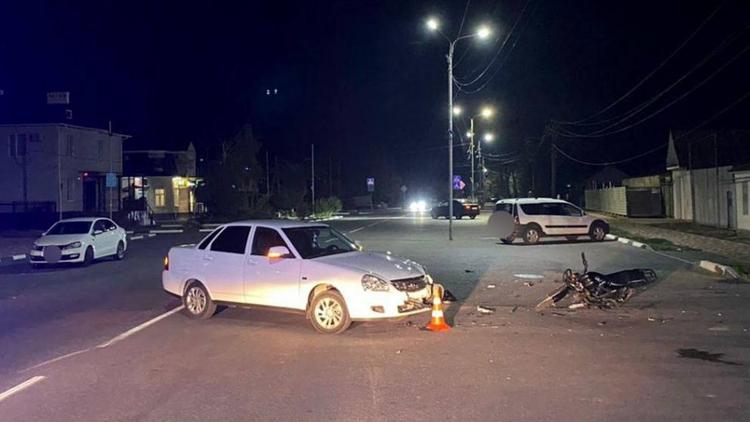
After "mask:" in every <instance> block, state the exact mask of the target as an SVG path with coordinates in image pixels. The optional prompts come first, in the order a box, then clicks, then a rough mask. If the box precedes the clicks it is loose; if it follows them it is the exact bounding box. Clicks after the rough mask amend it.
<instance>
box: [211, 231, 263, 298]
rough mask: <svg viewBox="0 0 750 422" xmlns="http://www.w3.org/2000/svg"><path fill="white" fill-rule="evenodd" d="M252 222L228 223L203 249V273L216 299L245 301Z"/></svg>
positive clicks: (212, 295)
mask: <svg viewBox="0 0 750 422" xmlns="http://www.w3.org/2000/svg"><path fill="white" fill-rule="evenodd" d="M250 229H251V227H250V226H241V225H238V226H227V227H225V228H224V230H222V231H221V233H219V234H218V235H217V236H216V237H215V238H214V240H213V242H211V246H209V247H208V248H207V249H205V250H204V251H203V254H202V255H203V256H202V257H201V260H202V261H203V262H202V268H201V271H200V273H201V276H202V277H203V280H202V281H203V282H204V283H205V285H206V287H207V288H208V290H209V292H210V294H211V298H212V299H213V300H218V301H224V302H236V303H244V276H245V255H246V251H247V244H248V237H249V235H250Z"/></svg>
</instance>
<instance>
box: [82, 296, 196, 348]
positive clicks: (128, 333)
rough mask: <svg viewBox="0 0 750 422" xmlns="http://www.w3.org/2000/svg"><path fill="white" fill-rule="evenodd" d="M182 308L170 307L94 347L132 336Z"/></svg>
mask: <svg viewBox="0 0 750 422" xmlns="http://www.w3.org/2000/svg"><path fill="white" fill-rule="evenodd" d="M183 309H185V305H180V306H178V307H176V308H174V309H172V310H171V311H168V312H165V313H163V314H161V315H159V316H157V317H155V318H153V319H150V320H148V321H146V322H144V323H143V324H141V325H138V326H136V327H133V328H131V329H129V330H128V331H125V332H124V333H122V334H120V335H118V336H116V337H114V338H112V339H111V340H109V341H106V342H104V343H102V344H100V345H98V346H96V347H97V348H98V349H102V348H104V347H109V346H111V345H113V344H115V343H117V342H119V341H121V340H124V339H126V338H128V337H130V336H132V335H133V334H135V333H137V332H139V331H141V330H143V329H144V328H148V327H150V326H152V325H154V324H156V323H157V322H159V321H161V320H163V319H164V318H167V317H169V316H171V315H174V314H176V313H177V312H180V311H181V310H183Z"/></svg>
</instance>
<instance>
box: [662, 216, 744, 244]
mask: <svg viewBox="0 0 750 422" xmlns="http://www.w3.org/2000/svg"><path fill="white" fill-rule="evenodd" d="M650 226H653V227H657V228H660V229H668V230H676V231H681V232H685V233H690V234H696V235H700V236H708V237H713V238H716V239H722V240H729V241H732V242H742V243H747V244H750V233H748V232H747V231H742V230H733V229H727V228H719V227H712V226H704V225H702V224H697V223H692V222H688V221H670V222H667V223H655V224H650Z"/></svg>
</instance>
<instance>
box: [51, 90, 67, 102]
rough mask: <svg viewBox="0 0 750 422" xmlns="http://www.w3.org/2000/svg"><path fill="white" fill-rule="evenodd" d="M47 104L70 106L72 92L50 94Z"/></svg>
mask: <svg viewBox="0 0 750 422" xmlns="http://www.w3.org/2000/svg"><path fill="white" fill-rule="evenodd" d="M47 104H70V92H69V91H64V92H63V91H58V92H48V93H47Z"/></svg>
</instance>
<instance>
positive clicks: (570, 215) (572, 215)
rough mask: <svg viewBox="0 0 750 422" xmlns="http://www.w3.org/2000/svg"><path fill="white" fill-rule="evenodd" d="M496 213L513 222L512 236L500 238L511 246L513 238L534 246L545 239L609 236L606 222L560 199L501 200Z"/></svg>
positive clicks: (594, 238)
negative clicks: (508, 216)
mask: <svg viewBox="0 0 750 422" xmlns="http://www.w3.org/2000/svg"><path fill="white" fill-rule="evenodd" d="M495 212H507V213H508V214H510V215H512V216H513V221H514V222H515V229H514V232H513V234H512V235H511V236H509V237H507V238H504V239H501V240H502V241H503V242H504V243H511V242H513V240H514V239H515V238H516V237H521V238H523V241H524V242H526V243H537V242H538V241H539V239H541V238H542V237H544V236H565V237H566V238H568V240H573V239H575V238H577V237H579V236H589V237H591V239H592V240H596V241H602V240H604V238H605V237H606V236H607V233H609V224H608V223H607V222H606V221H604V220H602V219H601V218H595V217H592V216H590V215H588V214H586V212H585V211H584V210H582V209H580V208H578V207H577V206H575V205H573V204H571V203H570V202H567V201H563V200H561V199H552V198H515V199H501V200H499V201H497V203H496V204H495Z"/></svg>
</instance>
